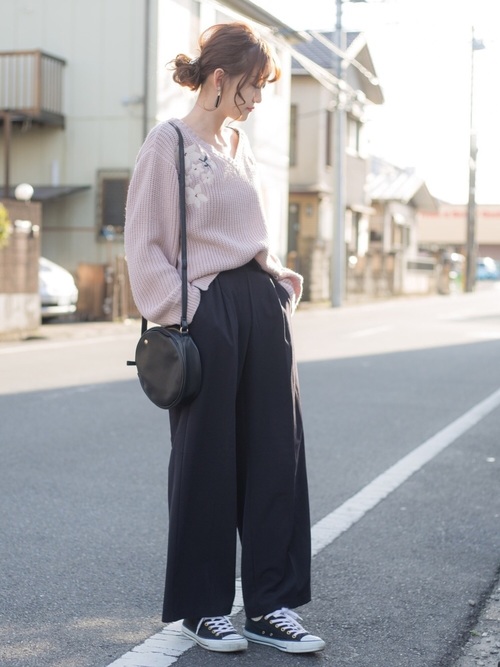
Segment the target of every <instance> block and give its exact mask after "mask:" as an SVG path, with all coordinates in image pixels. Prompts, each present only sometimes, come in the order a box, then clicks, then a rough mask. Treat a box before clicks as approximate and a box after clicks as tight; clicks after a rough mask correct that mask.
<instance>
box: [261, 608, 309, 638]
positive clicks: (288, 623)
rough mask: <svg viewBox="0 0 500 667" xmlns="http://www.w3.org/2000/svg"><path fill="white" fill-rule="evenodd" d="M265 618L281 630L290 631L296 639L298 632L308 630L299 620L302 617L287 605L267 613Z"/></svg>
mask: <svg viewBox="0 0 500 667" xmlns="http://www.w3.org/2000/svg"><path fill="white" fill-rule="evenodd" d="M264 618H265V619H266V621H269V622H270V623H272V624H273V625H275V626H276V627H277V628H279V629H280V630H285V631H286V632H288V631H290V632H291V633H292V634H293V637H294V639H295V637H296V636H297V635H298V634H301V633H303V632H307V631H306V630H305V629H304V628H303V627H302V626H301V624H300V623H299V622H298V619H300V620H302V619H301V617H300V616H299V615H298V614H296V613H295V612H294V611H292V610H291V609H287V608H286V607H283V608H282V609H278V610H277V611H273V612H272V614H267V615H266V616H264Z"/></svg>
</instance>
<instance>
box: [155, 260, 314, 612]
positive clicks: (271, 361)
mask: <svg viewBox="0 0 500 667" xmlns="http://www.w3.org/2000/svg"><path fill="white" fill-rule="evenodd" d="M190 332H191V334H192V336H193V338H194V340H195V341H196V344H197V345H198V348H199V350H200V355H201V360H202V367H203V382H202V389H201V392H200V394H199V395H198V397H197V398H196V399H195V400H194V401H193V402H192V403H191V404H190V405H187V406H184V407H178V408H175V409H173V410H171V411H170V426H171V439H172V451H171V456H170V464H169V490H168V497H169V535H168V554H167V574H166V584H165V597H164V608H163V621H165V622H169V621H174V620H178V619H180V618H199V617H202V616H222V615H227V614H229V613H230V611H231V607H232V604H233V599H234V593H235V574H236V531H237V530H238V531H239V535H240V540H241V558H242V561H241V579H242V587H243V598H244V603H245V611H246V614H247V615H248V616H257V615H260V614H265V613H269V612H271V611H274V610H276V609H279V608H281V607H289V608H295V607H298V606H300V605H302V604H305V603H306V602H308V601H309V600H310V565H311V544H310V519H309V501H308V490H307V478H306V465H305V454H304V437H303V428H302V419H301V411H300V404H299V388H298V382H297V369H296V365H295V360H294V355H293V348H292V341H291V331H290V306H289V296H288V293H287V291H286V290H285V289H284V288H283V287H282V286H281V285H279V283H277V282H276V281H275V280H274V279H273V278H272V277H271V276H270V275H269V274H268V273H266V272H264V271H263V270H262V269H261V268H260V267H259V266H258V264H257V263H256V262H255V261H252V262H251V263H249V264H247V265H245V266H244V267H241V268H238V269H234V270H232V271H226V272H223V273H220V274H219V275H218V276H217V278H216V279H215V280H214V281H213V282H212V283H211V285H210V287H209V289H208V290H207V291H206V292H202V296H201V302H200V305H199V307H198V310H197V311H196V314H195V317H194V320H193V322H192V324H191V327H190Z"/></svg>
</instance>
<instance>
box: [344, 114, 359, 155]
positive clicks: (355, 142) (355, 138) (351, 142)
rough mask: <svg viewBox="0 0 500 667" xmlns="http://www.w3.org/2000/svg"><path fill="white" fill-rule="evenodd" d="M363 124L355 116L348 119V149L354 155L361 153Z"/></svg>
mask: <svg viewBox="0 0 500 667" xmlns="http://www.w3.org/2000/svg"><path fill="white" fill-rule="evenodd" d="M361 130H362V128H361V122H360V121H359V120H358V119H357V118H354V117H353V116H348V117H347V148H348V149H350V150H351V152H353V153H356V154H358V153H360V152H361Z"/></svg>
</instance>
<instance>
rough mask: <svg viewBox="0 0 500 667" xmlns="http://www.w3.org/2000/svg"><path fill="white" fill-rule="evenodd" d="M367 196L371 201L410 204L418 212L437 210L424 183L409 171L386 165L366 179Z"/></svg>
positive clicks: (434, 201)
mask: <svg viewBox="0 0 500 667" xmlns="http://www.w3.org/2000/svg"><path fill="white" fill-rule="evenodd" d="M367 194H368V196H369V198H370V199H371V200H372V201H374V202H375V201H379V202H389V201H397V202H401V203H402V204H411V205H413V206H415V207H416V208H418V209H419V210H426V211H435V210H437V206H438V204H437V200H436V199H435V198H434V197H433V196H432V195H431V193H430V192H429V190H428V188H427V185H426V184H425V182H424V181H423V180H422V178H420V177H419V176H417V174H416V173H415V172H414V171H413V170H411V169H401V168H399V167H396V166H395V165H389V164H387V165H386V168H385V169H383V170H381V171H379V173H371V174H369V176H368V178H367Z"/></svg>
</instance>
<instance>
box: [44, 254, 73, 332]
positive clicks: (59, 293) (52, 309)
mask: <svg viewBox="0 0 500 667" xmlns="http://www.w3.org/2000/svg"><path fill="white" fill-rule="evenodd" d="M38 284H39V293H40V301H41V310H42V319H49V318H51V317H58V316H59V315H70V314H71V313H74V312H75V311H76V302H77V300H78V289H77V287H76V284H75V281H74V279H73V276H72V275H71V273H70V272H69V271H67V270H66V269H64V268H63V267H62V266H59V264H55V263H54V262H51V261H50V259H46V258H45V257H40V260H39V265H38Z"/></svg>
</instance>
